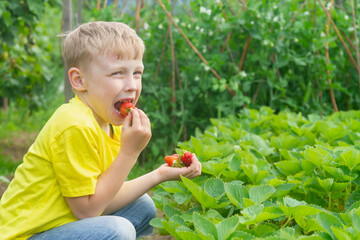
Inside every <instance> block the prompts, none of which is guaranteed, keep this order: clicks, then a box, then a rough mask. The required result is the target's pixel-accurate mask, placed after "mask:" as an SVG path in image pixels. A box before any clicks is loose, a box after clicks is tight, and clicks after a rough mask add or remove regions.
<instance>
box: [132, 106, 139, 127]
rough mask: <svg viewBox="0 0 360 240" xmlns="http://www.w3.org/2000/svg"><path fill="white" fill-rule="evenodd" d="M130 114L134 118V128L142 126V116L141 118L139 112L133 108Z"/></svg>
mask: <svg viewBox="0 0 360 240" xmlns="http://www.w3.org/2000/svg"><path fill="white" fill-rule="evenodd" d="M130 113H131V116H132V125H133V126H139V124H140V116H139V113H138V111H136V109H134V108H131V109H130Z"/></svg>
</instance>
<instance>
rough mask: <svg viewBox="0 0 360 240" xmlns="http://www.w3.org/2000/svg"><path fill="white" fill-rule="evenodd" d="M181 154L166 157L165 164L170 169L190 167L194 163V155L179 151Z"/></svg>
mask: <svg viewBox="0 0 360 240" xmlns="http://www.w3.org/2000/svg"><path fill="white" fill-rule="evenodd" d="M177 152H179V154H173V155H170V156H166V157H165V162H166V163H167V164H168V165H169V166H170V167H185V166H186V167H188V166H190V165H191V162H192V160H191V159H192V157H193V155H192V153H191V152H188V151H184V150H179V151H177ZM179 160H180V161H179Z"/></svg>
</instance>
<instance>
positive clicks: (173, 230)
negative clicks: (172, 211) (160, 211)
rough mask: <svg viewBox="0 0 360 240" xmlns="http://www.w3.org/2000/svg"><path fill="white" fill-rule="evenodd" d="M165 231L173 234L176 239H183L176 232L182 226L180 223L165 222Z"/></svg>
mask: <svg viewBox="0 0 360 240" xmlns="http://www.w3.org/2000/svg"><path fill="white" fill-rule="evenodd" d="M162 223H163V226H164V229H165V230H166V231H167V232H168V233H170V234H171V236H173V237H174V238H175V239H181V237H180V236H179V234H178V233H177V232H176V229H177V228H178V227H180V226H181V224H179V223H175V222H170V221H163V222H162Z"/></svg>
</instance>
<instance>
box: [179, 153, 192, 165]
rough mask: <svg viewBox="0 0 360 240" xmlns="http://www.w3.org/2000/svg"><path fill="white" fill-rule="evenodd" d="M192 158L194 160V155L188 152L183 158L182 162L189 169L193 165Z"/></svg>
mask: <svg viewBox="0 0 360 240" xmlns="http://www.w3.org/2000/svg"><path fill="white" fill-rule="evenodd" d="M191 158H192V153H191V152H188V151H186V152H185V153H184V155H182V156H181V161H182V162H183V163H184V164H185V166H187V167H188V166H190V165H191Z"/></svg>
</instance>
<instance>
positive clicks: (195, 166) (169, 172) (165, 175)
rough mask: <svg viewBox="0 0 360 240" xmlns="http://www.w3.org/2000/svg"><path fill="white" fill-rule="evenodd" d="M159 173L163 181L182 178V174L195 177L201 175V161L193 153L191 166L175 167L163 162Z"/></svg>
mask: <svg viewBox="0 0 360 240" xmlns="http://www.w3.org/2000/svg"><path fill="white" fill-rule="evenodd" d="M158 175H159V178H160V181H161V182H164V181H171V180H180V175H182V176H184V177H186V178H194V177H197V176H200V175H201V163H200V162H199V160H198V159H197V157H196V155H195V154H194V153H193V154H192V158H191V165H190V166H188V167H182V168H174V167H170V166H169V165H168V164H163V165H161V166H160V167H159V168H158Z"/></svg>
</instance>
